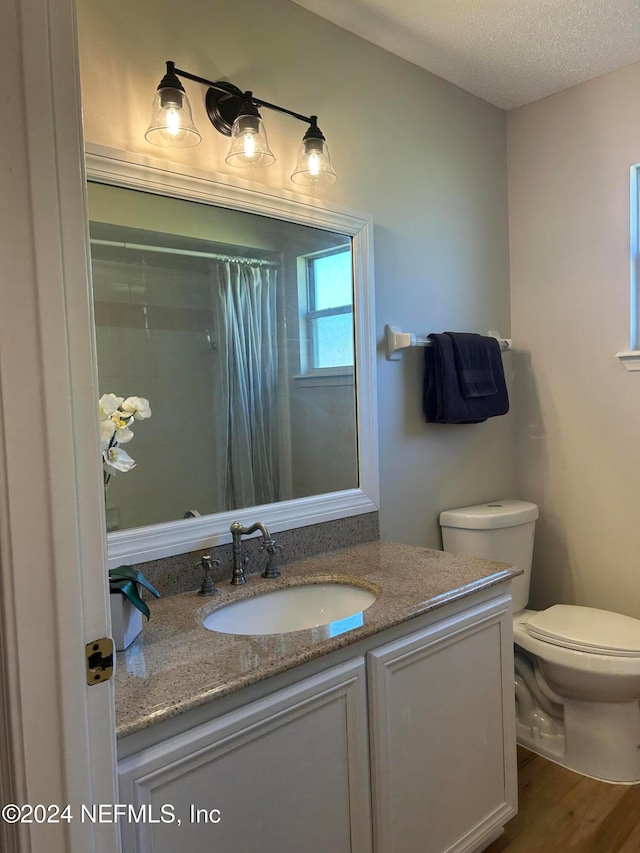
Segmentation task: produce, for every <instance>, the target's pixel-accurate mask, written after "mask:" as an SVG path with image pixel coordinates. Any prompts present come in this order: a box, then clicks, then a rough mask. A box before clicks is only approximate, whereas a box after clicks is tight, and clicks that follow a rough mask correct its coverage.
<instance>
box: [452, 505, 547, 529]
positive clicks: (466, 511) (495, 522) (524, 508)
mask: <svg viewBox="0 0 640 853" xmlns="http://www.w3.org/2000/svg"><path fill="white" fill-rule="evenodd" d="M538 515H539V512H538V507H537V505H536V504H533V503H529V501H516V500H511V499H505V500H499V501H491V502H490V503H486V504H476V505H475V506H464V507H462V508H461V509H447V510H445V511H444V512H441V513H440V526H441V527H462V528H465V529H466V530H493V529H497V528H500V527H517V525H519V524H526V523H527V522H528V521H535V520H536V519H537V518H538Z"/></svg>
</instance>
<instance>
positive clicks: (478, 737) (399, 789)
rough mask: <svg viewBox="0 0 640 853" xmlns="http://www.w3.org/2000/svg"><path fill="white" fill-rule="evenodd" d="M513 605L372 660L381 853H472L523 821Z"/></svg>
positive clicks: (428, 632)
mask: <svg viewBox="0 0 640 853" xmlns="http://www.w3.org/2000/svg"><path fill="white" fill-rule="evenodd" d="M508 603H509V599H508V598H504V599H502V600H499V602H496V601H495V600H494V601H493V602H491V603H488V604H486V605H481V606H480V607H477V608H474V609H473V610H472V611H467V612H464V613H462V614H460V615H458V616H456V617H453V618H452V619H449V620H446V622H440V623H436V624H435V625H433V626H431V627H429V628H427V629H425V630H423V631H420V632H417V633H416V634H412V635H409V636H408V637H405V638H403V639H401V640H398V641H397V642H394V643H391V644H389V645H387V646H384V647H382V648H381V649H379V650H376V651H373V652H371V653H370V656H369V657H370V676H371V678H370V693H371V703H370V724H371V742H372V756H371V760H372V771H373V812H374V815H375V823H374V827H375V835H374V840H375V849H376V853H444V851H451V853H453V851H456V853H457V851H466V850H474V849H477V847H478V844H479V843H480V842H481V840H482V839H484V838H485V837H487V838H488V837H490V836H491V835H492V834H495V830H496V827H498V828H499V827H500V826H501V825H503V824H504V822H505V821H506V819H507V818H508V817H509V816H511V815H512V814H514V813H515V803H516V799H515V798H516V780H515V736H514V726H513V715H514V711H513V705H514V698H513V690H512V682H513V670H512V660H513V647H512V640H511V630H510V628H511V615H510V611H509V610H508Z"/></svg>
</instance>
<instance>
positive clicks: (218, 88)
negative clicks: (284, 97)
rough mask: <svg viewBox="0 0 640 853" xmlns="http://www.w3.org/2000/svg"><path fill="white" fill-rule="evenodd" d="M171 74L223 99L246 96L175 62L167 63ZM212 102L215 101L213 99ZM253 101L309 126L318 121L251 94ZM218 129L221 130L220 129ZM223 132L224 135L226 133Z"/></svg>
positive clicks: (228, 85) (313, 117) (227, 84)
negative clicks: (199, 84)
mask: <svg viewBox="0 0 640 853" xmlns="http://www.w3.org/2000/svg"><path fill="white" fill-rule="evenodd" d="M170 74H174V75H177V76H178V77H184V78H185V79H186V80H192V81H193V82H194V83H201V84H202V85H203V86H208V87H209V89H213V91H214V92H218V93H219V94H220V95H222V96H223V97H224V96H226V98H229V96H233V97H236V98H238V99H243V98H244V95H245V94H246V93H245V92H243V91H242V90H241V89H239V88H238V87H237V86H234V85H233V83H221V82H220V81H218V82H214V81H212V80H207V79H206V78H205V77H198V75H197V74H191V73H190V72H189V71H183V70H182V69H181V68H176V67H175V63H173V62H167V75H170ZM207 94H208V93H207ZM212 100H215V99H213V98H212ZM251 101H252V102H253V103H254V104H255V105H256V106H258V107H266V108H267V109H268V110H275V111H276V112H278V113H284V114H285V115H288V116H291V117H292V118H296V119H298V121H304V122H306V123H307V124H314V123H315V120H316V119H317V116H305V115H302V114H301V113H296V112H294V111H293V110H288V109H286V108H285V107H280V106H278V105H277V104H271V103H269V101H263V100H262V99H261V98H256V97H255V95H253V94H251ZM210 118H211V116H210ZM212 121H213V119H212ZM214 124H215V122H214ZM217 129H218V130H220V128H217ZM222 132H223V133H224V131H222Z"/></svg>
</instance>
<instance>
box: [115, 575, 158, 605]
mask: <svg viewBox="0 0 640 853" xmlns="http://www.w3.org/2000/svg"><path fill="white" fill-rule="evenodd" d="M122 579H124V580H130V581H134V582H135V583H139V584H141V585H142V586H143V587H144V588H145V589H148V590H149V592H150V593H151V594H152V595H155V597H156V598H160V593H159V592H158V590H157V589H156V588H155V586H153V584H151V583H150V582H149V581H148V580H147V579H146V578H145V576H144V575H143V574H142V572H139V571H138V570H137V569H134V568H133V566H118V567H117V568H115V569H109V583H110V585H111V588H112V589H113V584H114V581H118V580H122ZM138 609H140V608H138ZM143 613H144V611H143Z"/></svg>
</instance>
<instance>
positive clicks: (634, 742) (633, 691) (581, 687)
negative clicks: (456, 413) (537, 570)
mask: <svg viewBox="0 0 640 853" xmlns="http://www.w3.org/2000/svg"><path fill="white" fill-rule="evenodd" d="M537 518H538V507H537V506H536V505H535V504H533V503H529V502H527V501H517V500H498V501H494V502H492V503H486V504H479V505H477V506H467V507H462V508H461V509H450V510H446V511H445V512H442V513H441V514H440V527H441V529H442V543H443V547H444V550H445V551H451V552H453V553H456V554H467V555H469V556H474V557H483V558H485V559H487V560H499V561H501V562H505V563H510V564H511V565H514V564H515V565H517V566H518V567H519V568H521V569H522V570H523V574H522V575H519V576H518V577H516V578H514V579H513V580H512V593H513V610H514V615H513V635H514V643H515V647H514V652H515V655H514V657H515V674H514V683H515V697H516V731H517V738H518V743H520V744H521V745H522V746H525V747H527V749H530V750H532V751H533V752H536V753H538V754H539V755H543V756H545V757H546V758H549V759H551V760H552V761H555V762H556V763H558V764H562V765H563V766H564V767H568V768H569V769H570V770H575V771H576V772H578V773H582V774H583V775H585V776H591V777H593V778H594V779H600V780H602V781H605V782H617V783H622V784H635V783H638V782H640V620H638V619H633V618H631V617H630V616H623V615H622V614H619V613H612V612H610V611H607V610H598V609H596V608H593V607H579V606H577V605H570V604H555V605H553V606H552V607H549V608H547V609H546V610H540V611H535V610H528V609H526V605H527V601H528V598H529V583H530V580H531V562H532V557H533V538H534V532H535V524H536V519H537Z"/></svg>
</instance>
